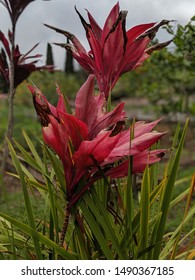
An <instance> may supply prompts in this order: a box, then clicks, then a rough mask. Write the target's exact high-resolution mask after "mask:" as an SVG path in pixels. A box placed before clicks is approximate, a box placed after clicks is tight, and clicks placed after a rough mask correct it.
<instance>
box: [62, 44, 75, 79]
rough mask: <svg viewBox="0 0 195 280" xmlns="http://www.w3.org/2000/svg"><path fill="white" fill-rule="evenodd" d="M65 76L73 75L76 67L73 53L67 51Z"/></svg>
mask: <svg viewBox="0 0 195 280" xmlns="http://www.w3.org/2000/svg"><path fill="white" fill-rule="evenodd" d="M67 44H69V40H68V39H67ZM64 72H65V74H73V73H74V72H75V71H74V65H73V56H72V52H71V51H69V50H67V52H66V58H65V68H64Z"/></svg>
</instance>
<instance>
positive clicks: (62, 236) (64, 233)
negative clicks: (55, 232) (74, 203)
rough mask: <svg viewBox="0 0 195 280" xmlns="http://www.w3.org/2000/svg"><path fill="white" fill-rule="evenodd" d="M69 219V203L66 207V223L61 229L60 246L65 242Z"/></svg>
mask: <svg viewBox="0 0 195 280" xmlns="http://www.w3.org/2000/svg"><path fill="white" fill-rule="evenodd" d="M69 219H70V208H69V204H68V203H67V204H66V208H65V216H64V224H63V227H62V230H61V235H60V241H59V246H60V247H63V244H64V239H65V236H66V232H67V229H68V225H69Z"/></svg>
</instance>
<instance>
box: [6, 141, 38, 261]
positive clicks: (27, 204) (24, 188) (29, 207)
mask: <svg viewBox="0 0 195 280" xmlns="http://www.w3.org/2000/svg"><path fill="white" fill-rule="evenodd" d="M7 141H8V146H9V149H10V153H11V157H12V160H13V163H14V165H15V168H16V171H17V173H18V175H19V177H20V182H21V186H22V191H23V196H24V201H25V208H26V212H27V217H28V223H29V225H30V227H31V228H32V229H33V230H36V224H35V219H34V215H33V210H32V205H31V201H30V198H29V194H28V190H27V186H26V182H25V176H24V173H23V171H22V168H21V165H20V162H19V160H18V158H17V155H16V153H15V150H14V148H13V146H12V144H11V142H10V141H9V140H7ZM32 238H33V242H34V246H35V251H36V254H37V258H38V259H42V253H41V248H40V244H39V240H38V239H37V238H35V237H34V236H32Z"/></svg>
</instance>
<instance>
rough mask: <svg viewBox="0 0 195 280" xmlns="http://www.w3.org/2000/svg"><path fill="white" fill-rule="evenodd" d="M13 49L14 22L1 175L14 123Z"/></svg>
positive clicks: (3, 170)
mask: <svg viewBox="0 0 195 280" xmlns="http://www.w3.org/2000/svg"><path fill="white" fill-rule="evenodd" d="M14 50H15V24H13V26H12V37H11V55H10V68H9V108H8V123H7V131H6V134H5V141H4V149H3V157H2V163H1V169H0V171H1V174H2V176H3V174H4V172H5V170H6V160H7V158H8V154H9V149H8V144H7V138H8V139H9V140H10V142H12V136H13V123H14V96H15V91H16V89H15V65H14Z"/></svg>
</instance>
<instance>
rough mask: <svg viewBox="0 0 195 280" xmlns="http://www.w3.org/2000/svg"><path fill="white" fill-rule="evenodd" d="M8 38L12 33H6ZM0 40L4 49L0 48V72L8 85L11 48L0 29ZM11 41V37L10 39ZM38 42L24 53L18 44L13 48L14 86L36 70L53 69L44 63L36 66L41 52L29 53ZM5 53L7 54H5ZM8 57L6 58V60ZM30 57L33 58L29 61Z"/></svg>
mask: <svg viewBox="0 0 195 280" xmlns="http://www.w3.org/2000/svg"><path fill="white" fill-rule="evenodd" d="M8 35H9V38H11V37H12V33H11V32H9V33H8ZM0 41H1V42H2V44H3V46H4V49H2V50H1V53H0V73H1V75H2V76H3V78H4V80H5V81H6V83H7V84H8V86H9V85H10V73H9V72H10V69H9V64H10V60H11V48H10V42H9V41H8V40H7V38H6V37H5V35H4V34H3V32H1V31H0ZM10 41H11V39H10ZM37 45H38V44H36V45H35V46H34V47H33V48H32V49H31V50H29V51H28V52H27V53H26V54H21V52H20V49H19V46H18V45H16V46H15V49H14V73H15V75H14V88H16V87H17V86H18V85H19V84H20V83H22V82H23V81H24V80H25V79H27V78H28V76H29V75H30V74H31V73H32V72H34V71H37V70H50V69H53V65H51V66H50V65H44V66H37V65H36V64H37V62H38V61H39V60H38V59H39V58H40V57H41V56H42V55H41V54H36V55H29V54H30V53H31V52H32V51H33V50H34V49H35V48H36V47H37ZM6 55H7V56H6ZM7 58H8V60H7ZM31 59H35V60H33V61H29V62H27V61H28V60H31Z"/></svg>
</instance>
